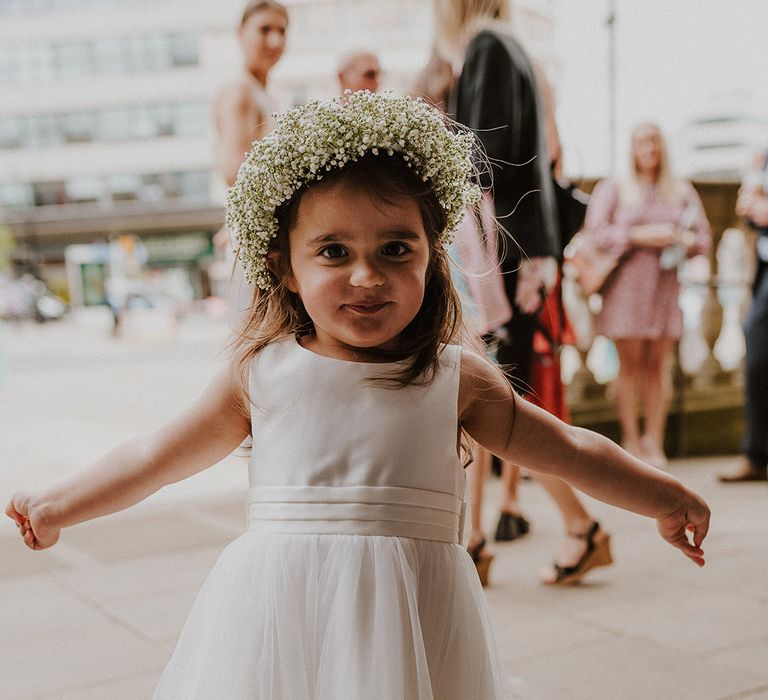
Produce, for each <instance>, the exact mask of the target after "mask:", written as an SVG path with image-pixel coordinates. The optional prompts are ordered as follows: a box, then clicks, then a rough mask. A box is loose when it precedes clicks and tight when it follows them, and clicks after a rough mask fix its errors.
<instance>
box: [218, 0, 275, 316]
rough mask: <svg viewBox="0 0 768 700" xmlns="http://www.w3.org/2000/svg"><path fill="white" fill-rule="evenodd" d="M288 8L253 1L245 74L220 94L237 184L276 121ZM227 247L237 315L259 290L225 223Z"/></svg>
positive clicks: (223, 132)
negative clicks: (277, 73) (237, 261)
mask: <svg viewBox="0 0 768 700" xmlns="http://www.w3.org/2000/svg"><path fill="white" fill-rule="evenodd" d="M287 29H288V10H287V9H286V7H285V6H284V5H283V4H282V3H279V2H275V1H274V0H258V1H256V2H249V3H248V4H247V5H246V6H245V9H244V10H243V14H242V17H241V20H240V26H239V27H238V29H237V37H238V40H239V43H240V48H241V50H242V54H243V71H242V74H241V76H240V77H239V78H238V79H237V80H235V81H233V82H230V83H228V84H227V85H225V86H224V87H223V88H222V89H221V90H220V91H219V92H218V94H217V95H216V97H215V98H214V103H213V117H214V126H215V130H216V162H217V169H218V171H219V173H220V174H221V176H222V177H223V179H224V181H225V182H226V184H227V187H230V186H232V185H233V184H234V182H235V179H236V178H237V171H238V169H239V168H240V165H241V164H242V162H243V159H244V157H245V153H246V151H248V150H249V149H250V147H251V144H252V143H253V142H254V141H258V140H259V139H261V138H263V137H264V136H265V135H266V134H267V133H268V132H269V131H271V130H272V128H273V127H274V122H273V119H272V116H271V115H272V113H273V112H275V111H276V110H277V106H276V104H275V101H274V100H273V98H272V97H271V95H270V94H269V92H268V91H267V82H268V78H269V73H270V71H271V70H272V68H273V67H274V66H275V64H276V63H277V62H278V61H279V60H280V58H281V57H282V55H283V52H284V51H285V38H286V31H287ZM214 242H215V244H216V246H217V247H218V248H224V249H225V251H226V261H227V274H229V275H231V278H230V285H229V286H230V288H229V301H230V305H231V307H232V308H231V310H232V312H233V320H234V319H236V318H237V316H238V315H239V314H240V313H242V312H243V311H245V310H246V309H248V308H249V307H250V306H251V303H252V296H253V290H252V287H251V285H249V284H248V283H247V282H246V281H245V279H244V278H243V275H242V271H241V268H240V266H239V265H234V252H233V249H232V241H231V240H230V237H229V232H228V231H227V229H226V228H225V227H222V228H221V229H220V230H219V232H218V233H217V234H216V236H215V238H214Z"/></svg>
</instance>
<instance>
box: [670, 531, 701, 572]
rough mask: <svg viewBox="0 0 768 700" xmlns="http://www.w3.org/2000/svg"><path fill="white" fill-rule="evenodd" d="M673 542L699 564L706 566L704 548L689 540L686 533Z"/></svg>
mask: <svg viewBox="0 0 768 700" xmlns="http://www.w3.org/2000/svg"><path fill="white" fill-rule="evenodd" d="M672 544H674V546H675V547H677V548H678V549H679V550H680V551H681V552H682V553H683V554H685V556H687V557H688V558H689V559H691V560H692V561H693V562H694V563H696V564H698V565H699V566H704V550H703V549H702V548H701V547H699V546H698V545H695V544H691V543H690V542H688V540H687V539H686V537H685V535H683V536H682V538H681V539H679V540H678V541H676V542H673V543H672Z"/></svg>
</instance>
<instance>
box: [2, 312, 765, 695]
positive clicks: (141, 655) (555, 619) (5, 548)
mask: <svg viewBox="0 0 768 700" xmlns="http://www.w3.org/2000/svg"><path fill="white" fill-rule="evenodd" d="M158 330H161V331H163V330H165V329H164V327H162V326H161V327H159V328H158V327H157V326H156V327H155V328H154V332H155V333H156V332H157V331H158ZM160 335H161V337H160V338H154V339H152V340H150V339H148V337H147V336H146V335H144V334H142V332H141V328H138V327H136V326H134V328H133V329H131V333H130V336H129V337H128V338H125V339H122V340H113V339H111V338H110V337H109V335H108V318H105V317H103V316H96V317H86V318H80V319H71V320H69V321H67V322H66V323H64V324H60V325H50V326H45V327H38V326H22V327H9V326H8V325H7V324H6V325H5V326H4V327H3V329H2V338H0V348H1V349H0V357H1V358H2V362H3V365H4V369H5V378H4V383H2V384H0V499H1V500H2V501H5V499H6V497H7V496H8V495H9V494H10V492H11V491H12V490H14V489H16V488H19V487H22V486H23V487H27V486H35V485H38V484H46V483H50V481H51V480H53V479H57V478H60V477H62V476H63V475H65V474H68V473H70V472H72V471H74V470H76V469H77V468H79V467H80V466H82V465H84V464H87V463H88V462H90V461H91V460H92V459H94V458H95V457H97V456H98V455H100V454H102V453H103V452H104V451H105V450H107V449H108V448H109V447H111V446H113V445H114V444H115V443H116V442H118V441H120V440H122V439H125V438H127V437H130V436H133V435H136V434H137V433H141V432H146V431H148V430H151V429H152V427H153V426H154V425H156V424H157V422H158V421H160V420H162V419H163V418H164V417H166V416H167V415H168V414H169V413H173V412H175V411H177V410H178V409H179V408H180V407H182V406H184V405H185V404H186V403H187V402H188V401H190V400H191V399H193V398H194V397H195V396H196V395H197V394H198V393H199V392H200V391H201V390H202V389H203V387H204V386H205V383H206V380H207V378H208V377H209V376H210V375H211V373H212V372H213V371H214V369H215V367H216V365H217V363H218V362H219V361H220V360H219V359H217V356H216V355H217V350H218V348H219V347H220V344H221V340H222V338H223V337H224V335H225V329H224V327H223V324H222V323H221V322H217V321H211V320H207V319H205V318H202V317H194V318H191V319H189V320H188V321H186V322H184V323H182V324H181V325H180V327H179V329H178V331H177V333H176V334H175V335H171V334H170V333H168V334H165V335H163V334H162V333H161V334H160ZM733 461H734V457H732V456H729V457H723V458H712V459H697V460H684V461H677V462H675V463H673V465H672V468H671V469H672V472H673V473H674V474H676V475H677V476H679V477H681V478H682V479H683V480H685V481H686V482H687V483H689V484H691V485H692V486H694V487H695V488H697V489H699V490H700V491H701V492H702V493H703V494H704V495H705V496H706V497H707V498H708V499H709V501H710V503H711V505H712V508H713V511H714V519H713V529H712V532H711V536H710V538H709V541H708V543H707V547H706V550H707V555H708V560H709V563H708V565H707V566H706V567H705V568H704V569H703V570H699V569H697V568H695V567H694V566H693V565H690V564H689V563H688V562H687V561H685V560H684V558H683V557H682V556H680V555H678V554H677V553H676V552H675V551H673V550H672V549H671V548H669V547H667V546H666V545H665V544H664V543H663V542H662V541H661V540H660V539H659V538H658V537H657V535H656V533H655V528H654V526H653V523H651V522H650V521H647V520H644V519H642V518H639V517H637V516H633V515H630V514H627V513H624V512H621V511H618V510H615V509H612V508H610V507H607V506H604V505H602V504H594V509H595V512H596V513H597V514H598V517H599V518H600V519H601V521H602V522H603V523H604V526H605V527H606V528H607V529H608V530H610V531H611V532H612V534H613V537H614V555H615V559H616V563H615V565H614V566H613V567H611V568H608V569H602V570H597V571H595V572H593V575H592V576H591V577H590V578H589V579H588V581H587V582H586V583H585V584H583V585H581V586H578V587H573V588H568V589H552V588H547V587H544V586H542V585H540V584H538V583H537V580H536V572H537V570H538V568H539V567H540V566H541V565H542V564H544V563H546V562H547V561H548V559H549V553H550V552H551V551H552V550H553V548H554V546H555V544H556V541H557V537H558V533H559V524H558V520H557V515H556V513H555V511H554V510H553V508H552V506H551V504H550V503H549V502H548V501H547V500H546V498H545V496H544V495H543V494H542V492H541V490H540V489H539V488H538V487H537V486H536V485H535V484H534V483H526V484H524V485H523V488H522V497H523V501H524V504H525V508H526V512H527V514H528V515H529V517H530V519H531V520H532V521H533V528H532V531H531V534H530V535H529V536H528V537H526V538H525V539H523V540H521V541H518V542H513V543H509V544H505V545H503V546H498V547H497V548H496V551H497V558H496V561H495V562H494V565H493V568H492V570H491V576H492V584H493V585H492V587H491V588H490V589H489V590H488V591H487V597H488V602H489V605H490V608H491V611H492V614H493V619H494V621H495V623H496V629H497V635H498V642H499V645H500V648H501V653H502V658H503V662H504V665H505V667H506V668H507V669H508V670H509V671H510V672H511V673H513V674H514V675H515V676H517V677H519V678H520V679H521V680H520V684H519V687H518V691H519V692H518V696H519V697H523V698H528V699H537V700H538V699H539V698H541V699H548V698H553V699H554V698H558V699H561V698H569V699H570V698H574V699H580V698H584V699H600V700H602V699H604V698H605V699H613V698H622V700H629V699H634V698H637V699H638V700H640V699H642V700H646V699H649V698H652V699H656V698H660V699H666V698H675V699H678V698H691V699H697V700H698V699H708V698H713V699H714V698H768V517H767V515H766V514H767V512H768V488H767V487H766V486H765V485H764V484H760V485H738V486H730V487H723V486H720V485H718V484H717V483H716V481H715V478H714V474H715V472H716V471H717V470H718V469H720V468H722V467H723V466H725V465H727V464H728V463H732V462H733ZM245 488H246V481H245V472H244V468H243V464H242V463H241V462H240V461H239V460H238V459H237V458H232V459H230V460H228V461H226V462H224V463H222V464H220V465H217V466H216V467H214V468H212V469H211V470H209V471H208V472H206V473H204V474H202V475H199V476H197V477H195V478H194V479H192V480H190V481H188V482H185V483H184V484H180V485H177V486H175V487H172V488H171V489H168V490H167V491H165V492H160V493H159V494H157V495H156V496H154V497H153V498H151V499H149V500H148V501H146V502H145V503H143V504H141V505H140V506H137V507H136V508H134V509H133V510H131V511H129V512H126V513H122V514H118V515H115V516H111V517H109V518H104V519H101V520H97V521H94V522H91V523H86V524H83V525H81V526H78V527H76V528H73V529H71V530H69V531H66V532H65V533H64V536H63V537H62V541H61V542H60V543H59V544H58V545H57V546H56V547H55V548H54V549H52V550H49V551H47V552H39V553H33V552H29V551H28V550H26V549H25V548H23V547H22V546H21V544H20V542H18V541H17V540H16V530H15V528H14V527H13V525H12V524H11V523H10V521H9V522H8V524H7V525H0V601H2V603H0V698H2V699H6V698H8V699H13V700H22V699H28V700H31V699H32V698H36V699H39V700H42V699H44V698H47V699H53V698H55V699H56V700H96V699H99V700H101V699H104V700H120V699H125V700H138V699H141V698H149V697H151V694H152V689H153V687H154V684H155V682H156V680H157V677H158V675H159V673H160V672H161V670H162V668H163V665H164V663H165V662H166V660H167V659H168V656H169V654H170V652H171V650H172V648H173V646H174V643H175V640H176V638H177V636H178V633H179V631H180V629H181V626H182V624H183V622H184V619H185V617H186V614H187V612H188V610H189V608H190V606H191V604H192V601H193V600H194V597H195V594H196V592H197V590H198V588H199V586H200V584H201V582H202V580H203V578H204V577H205V574H206V572H207V571H208V569H209V568H210V566H211V565H212V564H213V562H214V561H215V559H216V556H217V554H218V553H219V551H220V550H221V549H222V548H223V547H224V545H225V544H227V543H228V542H229V541H231V540H232V539H234V538H235V537H236V536H237V535H238V534H239V533H240V532H241V531H242V529H243V527H244V522H245V508H244V504H243V498H244V491H245ZM496 489H497V483H496V482H495V480H494V483H493V484H492V487H491V493H490V495H489V498H490V499H491V500H492V499H493V498H494V496H495V494H494V493H493V492H494V490H496ZM488 511H489V512H488V517H489V520H492V519H493V517H494V513H493V509H492V508H489V509H488ZM491 525H492V523H490V522H489V528H490V526H491Z"/></svg>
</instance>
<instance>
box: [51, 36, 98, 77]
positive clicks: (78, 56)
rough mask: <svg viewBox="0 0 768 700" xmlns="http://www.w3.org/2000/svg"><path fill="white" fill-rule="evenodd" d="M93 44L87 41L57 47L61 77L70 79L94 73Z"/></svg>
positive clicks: (58, 69)
mask: <svg viewBox="0 0 768 700" xmlns="http://www.w3.org/2000/svg"><path fill="white" fill-rule="evenodd" d="M92 49H93V46H92V44H88V43H86V42H78V43H76V44H61V45H60V46H58V47H56V49H55V56H56V61H57V64H58V65H57V72H58V76H59V77H60V78H65V79H67V80H70V79H72V78H82V77H84V76H86V75H91V74H93V73H94V70H93V68H94V66H93V51H92Z"/></svg>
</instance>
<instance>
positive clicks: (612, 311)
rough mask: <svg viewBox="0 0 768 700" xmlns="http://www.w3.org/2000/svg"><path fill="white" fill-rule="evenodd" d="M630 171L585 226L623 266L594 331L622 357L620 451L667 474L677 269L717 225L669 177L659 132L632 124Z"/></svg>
mask: <svg viewBox="0 0 768 700" xmlns="http://www.w3.org/2000/svg"><path fill="white" fill-rule="evenodd" d="M629 166H630V167H629V174H628V175H627V176H626V177H625V178H623V179H607V180H603V181H602V182H599V183H598V184H597V186H596V187H595V189H594V192H593V193H592V196H591V198H590V201H589V207H588V209H587V216H586V222H585V228H586V229H587V230H588V231H589V234H590V235H593V236H596V237H597V238H596V242H597V245H598V246H599V247H600V248H603V249H605V250H610V251H612V252H613V253H614V255H615V256H616V257H617V258H618V260H619V262H618V264H617V267H616V269H615V270H614V272H613V273H612V274H611V276H610V277H609V278H608V280H607V282H606V284H605V286H604V287H603V289H602V290H601V294H602V296H603V306H602V309H601V311H600V313H599V314H598V315H597V318H596V320H595V323H596V326H595V330H596V332H597V333H599V334H600V335H604V336H605V337H607V338H609V339H610V340H612V341H613V342H614V344H615V345H616V351H617V353H618V356H619V374H618V377H617V378H616V383H615V387H614V391H615V401H616V410H617V412H618V416H619V422H620V424H621V444H622V446H623V447H624V449H625V450H627V451H628V452H630V453H631V454H633V455H635V456H636V457H638V458H640V459H642V460H643V461H645V462H647V463H649V464H651V465H653V466H655V467H659V468H665V467H666V466H667V458H666V456H665V454H664V430H665V426H666V421H667V404H668V401H669V397H670V393H671V372H670V366H669V363H670V360H671V357H672V351H673V349H674V347H675V343H676V342H677V341H678V340H679V339H680V335H681V333H682V312H681V310H680V307H679V305H678V296H679V292H680V285H679V282H678V279H677V268H678V266H679V265H680V264H681V263H682V262H684V261H685V259H686V258H689V257H692V256H694V255H704V254H706V253H707V251H708V250H709V246H710V228H709V223H708V221H707V217H706V214H705V213H704V208H703V206H702V204H701V199H700V198H699V195H698V194H697V193H696V190H695V189H694V188H693V185H691V183H690V182H688V181H687V180H682V179H679V178H676V177H674V175H673V174H672V172H671V170H670V167H669V161H668V157H667V148H666V143H665V141H664V137H663V135H662V133H661V130H660V129H659V127H658V126H656V125H655V124H651V123H648V122H644V123H640V124H638V125H636V126H635V128H634V129H633V131H632V137H631V147H630V163H629ZM638 404H640V405H641V406H642V408H643V414H644V430H643V432H642V433H641V432H640V426H639V414H638Z"/></svg>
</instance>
